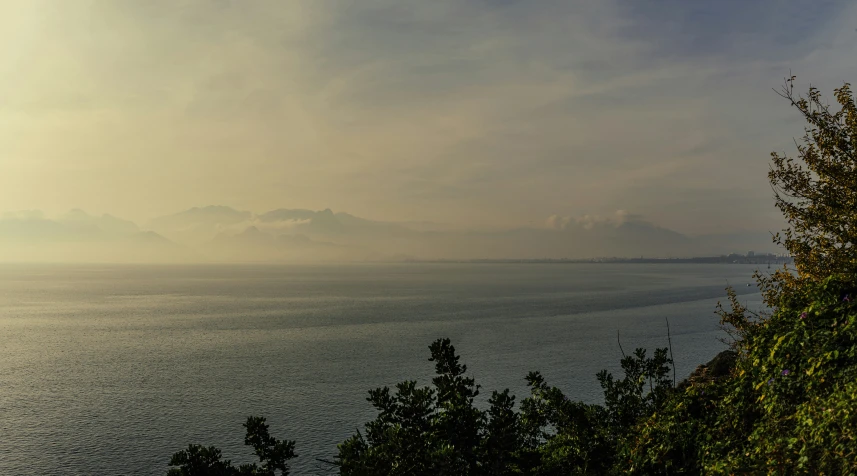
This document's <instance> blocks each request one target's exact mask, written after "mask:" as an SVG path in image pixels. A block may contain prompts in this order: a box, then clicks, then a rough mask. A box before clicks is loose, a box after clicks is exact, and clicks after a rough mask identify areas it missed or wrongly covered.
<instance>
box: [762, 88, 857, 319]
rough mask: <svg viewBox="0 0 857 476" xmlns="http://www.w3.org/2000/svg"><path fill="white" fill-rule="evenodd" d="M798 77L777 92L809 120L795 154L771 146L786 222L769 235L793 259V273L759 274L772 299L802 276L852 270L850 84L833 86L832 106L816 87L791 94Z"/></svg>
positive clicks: (854, 189)
mask: <svg viewBox="0 0 857 476" xmlns="http://www.w3.org/2000/svg"><path fill="white" fill-rule="evenodd" d="M795 79H796V78H795V77H794V76H792V77H790V78H788V79H787V80H786V83H785V85H784V86H783V88H782V90H781V91H780V93H779V94H780V95H781V96H782V97H784V98H785V99H786V100H788V101H789V103H790V104H791V105H792V106H794V107H795V108H796V109H797V110H798V111H799V112H800V113H801V114H802V115H803V117H804V118H805V119H806V121H807V122H808V126H807V128H806V129H805V135H804V136H803V138H802V141H801V143H798V142H796V143H795V145H796V146H797V151H798V154H797V155H798V159H799V160H796V159H794V158H791V157H788V156H786V155H785V154H779V153H777V152H772V153H771V158H772V165H771V171H770V172H769V174H768V178H769V179H770V182H771V186H772V188H773V189H774V198H775V200H776V206H777V208H779V209H780V210H781V211H782V213H783V215H784V216H785V218H786V220H787V221H788V224H789V225H790V228H789V229H786V230H784V232H783V235H780V234H777V235H775V237H774V241H775V242H776V243H778V244H781V245H783V246H784V247H785V248H786V249H787V250H788V251H789V253H791V255H792V256H793V257H794V262H795V267H796V269H797V276H795V275H793V274H791V273H789V272H786V271H784V270H782V271H779V272H777V273H775V274H774V276H773V277H772V278H762V284H763V285H764V289H766V290H767V292H766V297H767V298H768V301H769V302H771V303H774V302H776V300H777V296H778V294H779V293H780V292H783V291H788V290H789V289H793V288H794V287H795V286H796V285H797V281H799V280H812V281H816V282H818V281H821V280H823V279H824V278H826V277H827V276H830V275H833V274H838V273H843V274H845V275H848V276H857V245H855V243H857V222H855V219H854V218H855V216H857V104H855V101H854V96H853V94H852V92H851V86H850V85H849V84H848V83H845V84H844V85H843V86H842V87H841V88H839V89H836V90H835V94H834V95H835V97H836V101H837V102H838V103H839V106H840V107H839V110H836V111H834V110H832V109H831V107H830V106H829V105H828V104H827V103H826V102H825V101H824V100H823V98H822V96H821V93H820V92H819V90H818V89H816V88H814V87H810V88H809V92H808V94H807V95H806V97H801V96H799V95H796V94H795V93H794V82H795Z"/></svg>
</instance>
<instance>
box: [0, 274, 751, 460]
mask: <svg viewBox="0 0 857 476" xmlns="http://www.w3.org/2000/svg"><path fill="white" fill-rule="evenodd" d="M753 269H754V268H753V266H748V265H690V264H686V265H685V264H682V265H645V264H631V265H620V264H615V265H614V264H592V265H589V264H586V265H584V264H573V265H571V264H561V265H560V264H548V265H545V264H409V265H350V266H288V267H287V266H281V267H273V266H270V267H266V266H185V267H179V266H23V265H14V266H13V265H2V266H0V474H4V475H5V474H10V475H12V474H107V475H111V474H164V473H165V472H166V470H167V461H168V460H169V456H170V455H171V454H172V453H173V452H175V451H177V450H179V449H182V448H184V447H185V446H186V445H187V444H188V443H191V442H193V443H202V444H206V445H216V446H218V447H220V448H221V449H223V451H224V454H225V456H226V457H227V458H231V459H232V460H233V461H239V462H244V461H251V460H252V458H251V456H252V455H251V454H250V453H249V452H248V451H247V449H246V448H245V447H244V446H243V436H244V434H243V428H242V426H241V424H242V423H243V422H244V420H245V419H246V417H247V416H248V415H262V416H266V417H267V418H268V422H269V423H270V425H271V430H272V433H273V434H274V435H275V436H278V437H287V438H289V439H295V440H297V453H298V455H299V458H298V459H297V460H295V463H294V465H293V467H294V474H298V475H303V474H331V471H330V470H329V469H328V468H325V467H324V466H322V465H320V464H319V463H317V462H316V461H315V458H328V459H329V458H332V457H333V456H334V455H335V452H336V444H337V443H338V442H341V441H342V440H344V439H345V438H347V437H348V436H350V435H351V434H353V432H354V429H355V428H357V427H361V428H362V425H363V423H365V422H366V421H368V420H369V419H371V418H372V417H373V416H374V412H373V411H372V408H371V406H370V405H369V403H368V402H366V400H365V397H366V394H367V390H369V389H370V388H374V387H378V386H383V385H394V384H395V383H397V382H399V381H401V380H404V379H418V380H419V381H420V382H421V383H424V384H425V383H428V382H429V379H430V377H431V371H432V369H433V367H432V364H431V363H430V362H428V361H427V358H428V348H427V346H428V345H429V344H430V343H431V341H433V340H434V339H436V338H438V337H450V338H451V339H452V340H453V344H454V345H455V346H456V348H457V349H458V350H459V353H460V354H461V355H462V360H463V361H464V362H465V363H466V364H467V365H468V368H469V370H470V372H471V373H472V374H473V375H474V376H475V377H476V378H477V383H480V384H481V385H482V386H483V396H484V397H485V398H486V399H487V396H488V395H490V391H491V390H494V389H500V390H501V389H503V388H510V389H511V390H512V391H513V392H514V393H515V394H516V395H518V400H519V401H520V399H521V398H523V397H524V396H526V393H525V385H524V380H523V377H524V376H525V375H526V373H527V372H528V371H530V370H540V371H541V372H542V373H543V374H544V375H545V376H546V378H547V380H548V383H550V384H552V385H557V386H559V387H561V388H563V389H564V390H565V391H566V393H567V394H568V395H570V396H573V397H575V398H578V399H582V400H585V401H588V402H598V401H599V400H600V395H601V394H600V388H599V386H598V383H597V381H596V379H595V373H596V372H598V371H599V370H601V369H604V368H607V369H610V370H614V371H615V370H616V369H617V368H618V360H619V358H620V353H619V349H618V347H617V345H616V331H617V330H619V331H621V335H622V344H623V346H624V347H625V350H626V351H628V350H629V349H633V348H635V347H648V348H654V347H655V346H665V345H666V325H665V322H664V318H665V317H667V318H669V320H670V324H671V327H672V340H673V350H674V354H675V358H676V365H677V368H678V372H679V374H680V377H681V375H685V374H687V373H689V372H690V371H692V370H693V368H695V367H696V365H698V364H700V363H703V362H705V361H707V360H708V359H710V358H711V357H712V356H714V355H715V354H716V353H717V352H718V351H719V350H721V349H722V348H723V347H724V344H722V343H721V342H719V340H718V338H719V337H722V336H723V334H722V332H721V331H719V330H718V324H717V317H716V316H715V315H714V314H713V311H714V309H715V305H716V303H717V301H718V300H719V299H723V298H724V296H725V293H724V287H725V286H726V285H727V283H731V284H732V285H734V286H735V287H736V290H737V291H738V292H739V294H742V298H741V299H742V300H743V301H744V302H748V303H749V304H750V305H751V307H754V308H759V307H760V306H761V304H760V300H759V295H758V294H757V290H756V288H755V285H753V286H750V287H748V286H747V284H748V283H750V282H752V280H751V278H750V277H751V275H752V273H753Z"/></svg>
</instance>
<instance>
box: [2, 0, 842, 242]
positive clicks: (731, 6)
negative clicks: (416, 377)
mask: <svg viewBox="0 0 857 476" xmlns="http://www.w3.org/2000/svg"><path fill="white" fill-rule="evenodd" d="M0 8H2V10H0V18H2V19H0V32H2V33H0V35H3V36H0V40H2V41H0V45H3V46H0V60H2V61H0V105H2V109H0V124H2V131H3V132H2V134H3V137H2V139H3V140H0V157H2V158H0V168H2V170H0V172H2V173H0V200H2V201H3V202H4V203H8V204H9V206H11V207H18V208H29V207H40V208H44V209H57V208H60V207H66V204H68V203H69V202H73V203H74V205H78V206H82V207H85V208H88V209H97V210H105V211H110V212H113V213H117V214H131V215H132V216H134V217H147V216H153V215H156V214H160V213H166V212H168V211H171V210H173V209H176V208H183V207H186V206H191V205H204V204H208V203H223V202H227V203H232V204H234V205H236V206H239V207H242V208H249V209H270V208H277V207H280V206H287V207H308V208H314V209H321V208H326V207H331V208H334V209H340V210H349V211H353V212H355V213H358V214H360V215H364V216H370V217H376V218H382V219H385V218H388V219H425V220H435V221H453V222H460V223H473V222H474V220H478V221H480V222H481V223H483V224H514V223H527V222H529V221H532V220H539V221H541V220H542V218H541V217H544V216H547V215H550V214H551V213H558V214H561V215H563V216H582V215H584V214H590V215H595V214H602V215H604V214H609V213H611V210H615V209H617V208H627V209H630V210H632V211H633V212H635V213H642V214H643V215H645V216H647V217H652V219H654V220H657V221H658V222H659V223H662V224H664V225H667V226H670V227H672V228H676V229H679V230H681V231H686V232H691V233H692V232H695V231H709V230H710V229H714V228H717V229H730V228H738V227H743V226H744V224H748V223H756V224H758V226H761V227H774V226H777V224H778V221H777V220H776V218H775V216H774V215H773V214H770V213H765V212H762V211H760V210H761V209H762V208H763V206H765V207H769V208H770V203H763V202H766V200H767V201H768V202H769V200H768V198H769V197H767V195H766V194H767V190H768V189H767V185H766V182H765V171H766V169H767V153H768V152H769V151H770V150H771V149H786V150H791V149H790V139H791V136H793V135H799V134H800V132H801V131H800V125H799V123H795V122H793V121H790V119H789V118H793V115H790V111H789V110H788V108H787V107H786V106H785V105H784V104H783V103H782V101H780V100H779V99H778V98H777V97H776V95H774V94H773V92H771V91H770V89H771V88H772V87H776V86H777V85H778V84H779V83H780V82H781V80H782V78H783V77H784V76H785V75H787V74H788V72H789V69H791V70H792V71H793V72H794V73H796V74H798V75H799V78H800V79H802V80H803V79H804V78H805V79H806V81H810V80H811V81H813V82H814V83H819V85H821V86H822V87H825V88H833V87H836V86H838V85H840V84H841V82H842V81H844V80H849V79H853V78H849V77H848V75H852V74H853V67H852V66H850V65H853V64H855V63H857V53H855V51H857V50H855V48H854V45H855V44H857V32H855V31H854V28H855V27H857V6H855V5H854V4H853V2H846V1H810V0H800V1H796V2H788V4H784V3H782V2H776V1H774V0H760V1H758V2H739V1H737V0H727V1H720V2H685V1H679V0H667V1H643V2H639V1H631V0H607V1H603V2H583V1H560V0H545V1H539V2H532V1H515V0H478V1H470V2H460V1H453V0H437V1H432V2H426V1H394V0H365V1H360V2H351V1H339V0H314V1H306V2H279V1H273V0H259V1H254V2H237V1H230V0H219V1H216V2H208V1H201V0H200V1H198V0H185V1H181V2H174V1H165V0H157V1H150V2H133V1H122V0H120V1H115V2H95V1H93V2H84V1H81V2H48V1H42V2H39V1H35V0H34V1H23V0H22V1H19V2H4V4H3V6H2V7H0ZM12 45H14V46H12ZM12 73H14V74H12ZM46 138H49V140H46ZM22 184H27V186H24V185H22ZM688 189H690V190H693V189H699V190H704V191H705V193H703V194H701V195H700V197H701V198H700V200H702V201H699V200H695V201H684V202H679V201H676V200H673V198H672V197H675V196H677V195H680V194H683V193H685V191H686V190H688ZM732 197H741V198H742V199H743V200H747V201H752V202H753V203H763V206H759V207H755V206H748V207H740V209H737V210H734V211H733V213H731V214H721V213H715V211H716V210H717V206H718V204H719V203H726V202H725V200H729V199H731V198H732ZM721 201H724V202H721ZM664 204H669V207H668V209H666V210H665V209H664Z"/></svg>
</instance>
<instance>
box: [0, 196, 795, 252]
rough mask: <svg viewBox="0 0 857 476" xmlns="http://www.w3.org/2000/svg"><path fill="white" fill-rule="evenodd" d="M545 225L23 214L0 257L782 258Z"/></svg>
mask: <svg viewBox="0 0 857 476" xmlns="http://www.w3.org/2000/svg"><path fill="white" fill-rule="evenodd" d="M553 218H556V217H553ZM549 223H550V224H551V225H552V226H550V227H547V226H546V227H541V228H537V227H519V228H512V229H506V230H469V231H468V230H461V229H456V228H455V227H448V226H442V225H438V224H425V223H421V222H416V223H415V224H412V225H409V224H407V223H396V222H385V221H377V220H370V219H366V218H361V217H357V216H354V215H351V214H349V213H345V212H337V213H335V212H333V211H332V210H330V209H324V210H319V211H315V210H306V209H289V208H279V209H275V210H271V211H268V212H265V213H262V214H254V213H252V212H249V211H243V210H236V209H234V208H231V207H227V206H207V207H194V208H191V209H188V210H184V211H181V212H178V213H174V214H171V215H166V216H162V217H158V218H155V219H153V220H151V221H150V222H149V223H148V224H147V225H146V227H145V228H141V227H139V226H137V225H136V224H135V223H133V222H131V221H128V220H124V219H121V218H118V217H115V216H112V215H106V214H105V215H101V216H96V215H90V214H88V213H86V212H84V211H83V210H79V209H74V210H71V211H69V212H68V213H65V214H63V215H60V216H59V217H57V218H56V219H48V218H45V217H44V215H43V214H41V213H39V212H24V213H17V214H15V213H13V214H5V215H3V217H2V218H0V245H2V249H0V253H2V254H0V259H3V260H7V261H8V260H10V259H19V260H29V259H36V258H39V259H41V258H42V257H46V256H52V257H53V258H51V259H60V257H61V256H62V253H61V250H65V252H68V253H73V254H74V256H72V257H71V258H73V259H76V260H80V259H83V258H84V257H86V259H101V258H104V259H107V260H123V259H125V258H123V253H125V255H126V258H127V260H129V261H133V260H138V261H146V260H153V261H219V262H224V261H225V262H229V261H241V262H245V261H252V262H311V261H364V260H383V261H396V260H405V259H417V260H423V259H429V260H434V259H507V258H512V259H544V258H550V259H562V258H568V259H587V258H596V257H599V258H607V257H630V258H639V257H645V258H669V257H672V258H685V257H697V256H717V255H723V254H729V253H742V254H743V253H746V252H748V251H751V250H752V251H755V252H758V253H767V252H780V251H781V250H779V249H777V247H776V246H774V245H773V244H772V243H771V237H770V233H767V232H736V233H729V234H720V235H705V236H697V237H689V236H686V235H684V234H681V233H678V232H676V231H674V230H670V229H667V228H663V227H660V226H657V225H655V224H653V223H650V222H647V221H645V220H643V219H641V218H640V217H635V216H625V215H623V216H621V217H619V218H618V219H616V218H614V219H592V218H588V217H584V218H583V219H579V220H576V219H572V218H568V217H566V218H562V219H554V220H552V221H550V222H549ZM61 243H62V244H63V245H62V246H60V244H61ZM72 243H74V244H75V245H74V246H73V247H72V246H71V244H72ZM40 245H43V247H42V248H39V246H40ZM72 248H74V249H72Z"/></svg>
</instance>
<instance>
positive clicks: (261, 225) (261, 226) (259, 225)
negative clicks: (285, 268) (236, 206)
mask: <svg viewBox="0 0 857 476" xmlns="http://www.w3.org/2000/svg"><path fill="white" fill-rule="evenodd" d="M310 222H312V220H311V219H305V220H273V221H265V220H260V219H259V218H258V217H256V216H254V217H253V218H251V219H250V220H246V221H243V222H238V223H230V224H227V225H219V226H218V227H217V232H218V233H226V234H229V235H235V234H238V233H242V232H244V231H245V230H247V229H248V228H251V227H255V228H256V229H257V230H259V231H263V232H268V233H275V234H282V233H285V232H289V231H293V230H295V229H296V228H299V227H301V226H303V225H308V224H310Z"/></svg>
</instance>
